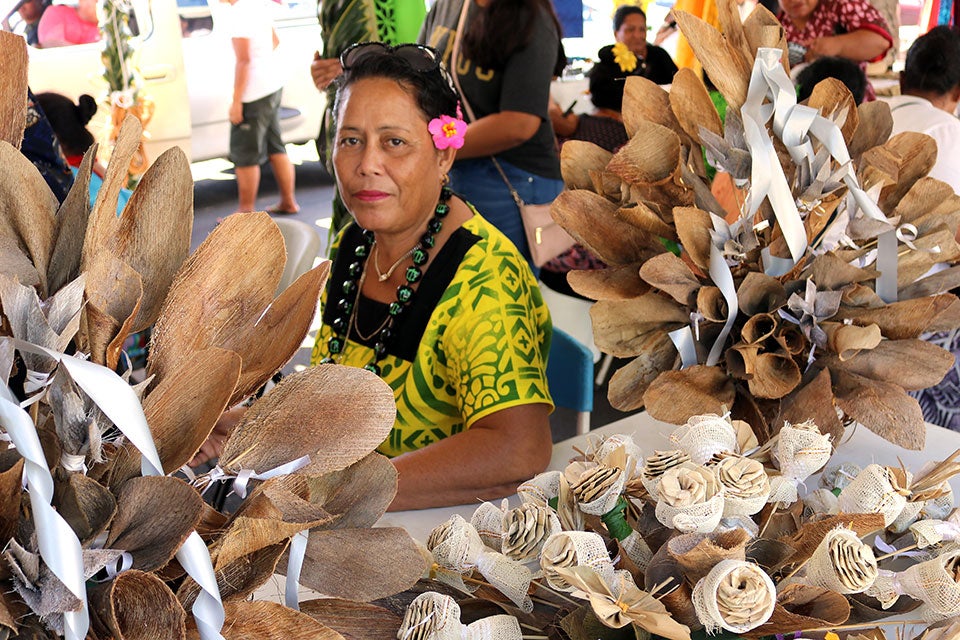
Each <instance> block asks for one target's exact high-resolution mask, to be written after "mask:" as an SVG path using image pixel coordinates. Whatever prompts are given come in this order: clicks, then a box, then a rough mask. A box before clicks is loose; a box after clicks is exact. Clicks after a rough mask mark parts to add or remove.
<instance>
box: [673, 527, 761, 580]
mask: <svg viewBox="0 0 960 640" xmlns="http://www.w3.org/2000/svg"><path fill="white" fill-rule="evenodd" d="M749 540H750V534H749V533H748V532H747V531H746V530H745V529H741V528H736V529H728V530H726V531H721V532H718V533H710V534H698V533H688V534H684V535H680V536H676V537H674V538H670V540H668V541H667V544H666V547H667V552H668V553H669V554H670V555H671V556H672V557H673V559H674V560H676V561H677V564H678V565H679V566H680V569H681V571H683V576H684V578H686V579H687V582H688V583H690V584H696V583H697V581H698V580H700V579H701V578H703V577H704V576H706V575H707V574H708V573H710V570H711V569H712V568H713V567H714V566H715V565H716V564H718V563H719V562H720V561H721V560H744V559H745V558H746V553H745V546H746V544H747V542H748V541H749Z"/></svg>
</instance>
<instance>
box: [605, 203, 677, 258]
mask: <svg viewBox="0 0 960 640" xmlns="http://www.w3.org/2000/svg"><path fill="white" fill-rule="evenodd" d="M617 216H618V217H619V218H620V219H621V220H623V221H624V222H627V223H629V224H632V225H633V226H635V227H636V228H638V229H641V230H642V231H646V232H647V233H652V234H653V235H655V236H658V237H661V238H667V239H669V240H676V239H677V234H676V232H675V231H674V229H673V227H672V226H671V225H669V224H667V223H666V222H664V221H663V219H662V218H661V217H660V216H659V215H658V214H657V213H656V212H655V211H654V210H653V209H651V208H650V207H648V206H647V205H646V204H644V203H643V202H633V203H630V204H629V205H627V206H624V207H620V209H618V210H617ZM671 255H672V254H671ZM648 262H649V260H648Z"/></svg>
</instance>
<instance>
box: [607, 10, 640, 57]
mask: <svg viewBox="0 0 960 640" xmlns="http://www.w3.org/2000/svg"><path fill="white" fill-rule="evenodd" d="M614 37H616V39H617V42H622V43H623V44H625V45H627V48H628V49H630V51H632V52H633V54H634V55H636V56H640V57H645V56H646V55H647V19H646V18H644V17H643V16H642V15H640V14H639V13H631V14H630V15H628V16H627V17H626V18H624V20H623V23H621V24H620V28H619V29H617V30H616V31H615V32H614Z"/></svg>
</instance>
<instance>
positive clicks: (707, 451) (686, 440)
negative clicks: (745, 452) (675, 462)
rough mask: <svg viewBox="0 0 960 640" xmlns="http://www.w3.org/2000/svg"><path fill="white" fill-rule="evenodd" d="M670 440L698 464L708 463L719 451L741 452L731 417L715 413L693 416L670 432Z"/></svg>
mask: <svg viewBox="0 0 960 640" xmlns="http://www.w3.org/2000/svg"><path fill="white" fill-rule="evenodd" d="M670 442H672V443H673V444H675V445H677V448H678V449H680V450H681V451H683V452H685V453H687V454H688V455H689V456H690V459H691V460H692V461H693V462H695V463H697V464H706V463H707V461H709V460H710V458H712V457H713V456H714V454H717V453H723V452H729V453H740V451H739V447H738V446H737V432H736V430H735V429H734V428H733V425H732V424H730V419H729V418H728V417H725V416H718V415H716V414H713V413H706V414H703V415H699V416H692V417H691V418H690V419H689V420H687V423H686V424H684V425H682V426H680V427H679V428H678V429H675V430H674V431H673V433H671V434H670Z"/></svg>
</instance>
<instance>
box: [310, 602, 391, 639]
mask: <svg viewBox="0 0 960 640" xmlns="http://www.w3.org/2000/svg"><path fill="white" fill-rule="evenodd" d="M300 611H301V612H302V613H305V614H307V615H308V616H310V617H311V618H313V619H314V620H316V621H317V622H319V623H321V624H323V625H325V626H327V627H329V628H331V629H334V630H336V631H337V633H339V634H341V635H342V636H343V637H344V638H346V640H354V639H356V640H396V637H397V629H399V628H400V622H401V621H402V620H403V618H402V617H401V616H398V615H397V614H395V613H393V612H392V611H390V610H388V609H384V608H383V607H378V606H376V605H373V604H367V603H363V602H352V601H350V600H341V599H339V598H318V599H316V600H306V601H304V602H301V603H300Z"/></svg>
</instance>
